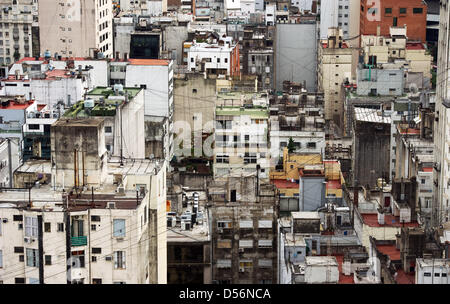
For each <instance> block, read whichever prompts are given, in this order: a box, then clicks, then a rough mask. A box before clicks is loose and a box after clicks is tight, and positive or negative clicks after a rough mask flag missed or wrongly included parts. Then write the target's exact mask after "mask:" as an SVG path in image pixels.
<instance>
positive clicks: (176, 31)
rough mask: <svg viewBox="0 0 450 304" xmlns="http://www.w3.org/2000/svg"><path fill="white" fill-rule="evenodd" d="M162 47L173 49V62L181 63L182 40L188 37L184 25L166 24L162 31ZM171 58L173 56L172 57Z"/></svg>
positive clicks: (168, 49)
mask: <svg viewBox="0 0 450 304" xmlns="http://www.w3.org/2000/svg"><path fill="white" fill-rule="evenodd" d="M163 39H164V43H163V45H164V48H165V50H167V51H170V50H175V51H176V59H174V64H176V65H182V64H183V42H184V41H186V40H187V39H188V33H187V27H186V26H166V27H165V28H164V32H163ZM172 59H173V57H172Z"/></svg>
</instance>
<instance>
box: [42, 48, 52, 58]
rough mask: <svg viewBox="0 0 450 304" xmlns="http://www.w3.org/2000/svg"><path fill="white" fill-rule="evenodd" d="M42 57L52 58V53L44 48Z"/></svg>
mask: <svg viewBox="0 0 450 304" xmlns="http://www.w3.org/2000/svg"><path fill="white" fill-rule="evenodd" d="M44 57H45V59H46V60H48V59H50V58H52V53H50V51H49V50H46V51H45V52H44Z"/></svg>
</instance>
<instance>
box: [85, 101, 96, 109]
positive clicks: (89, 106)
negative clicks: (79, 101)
mask: <svg viewBox="0 0 450 304" xmlns="http://www.w3.org/2000/svg"><path fill="white" fill-rule="evenodd" d="M94 105H95V103H94V100H93V99H86V100H85V101H84V108H85V109H92V108H93V107H94Z"/></svg>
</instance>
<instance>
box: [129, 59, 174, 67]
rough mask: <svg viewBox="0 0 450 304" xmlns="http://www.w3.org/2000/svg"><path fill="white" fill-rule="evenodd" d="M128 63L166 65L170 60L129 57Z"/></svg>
mask: <svg viewBox="0 0 450 304" xmlns="http://www.w3.org/2000/svg"><path fill="white" fill-rule="evenodd" d="M128 61H129V62H130V65H162V66H168V65H169V62H170V60H166V59H129V60H128Z"/></svg>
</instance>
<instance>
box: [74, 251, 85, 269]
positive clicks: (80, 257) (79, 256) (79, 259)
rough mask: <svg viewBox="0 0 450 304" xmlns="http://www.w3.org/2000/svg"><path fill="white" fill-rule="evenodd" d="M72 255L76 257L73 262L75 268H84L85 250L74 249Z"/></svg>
mask: <svg viewBox="0 0 450 304" xmlns="http://www.w3.org/2000/svg"><path fill="white" fill-rule="evenodd" d="M72 257H73V259H75V262H72V267H73V268H84V267H85V263H84V250H80V251H72Z"/></svg>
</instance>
